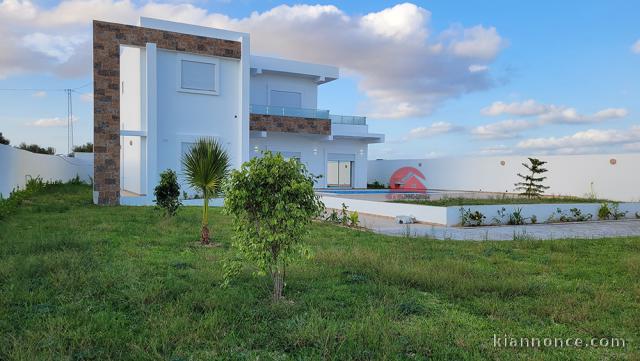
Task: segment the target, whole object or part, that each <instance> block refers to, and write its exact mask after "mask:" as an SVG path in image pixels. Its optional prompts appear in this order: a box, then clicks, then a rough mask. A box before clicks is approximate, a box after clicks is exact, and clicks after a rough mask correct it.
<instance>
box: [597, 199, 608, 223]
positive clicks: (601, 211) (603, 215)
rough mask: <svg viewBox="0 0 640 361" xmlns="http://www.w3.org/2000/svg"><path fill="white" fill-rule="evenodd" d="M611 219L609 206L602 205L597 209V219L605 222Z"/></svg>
mask: <svg viewBox="0 0 640 361" xmlns="http://www.w3.org/2000/svg"><path fill="white" fill-rule="evenodd" d="M609 217H611V209H609V205H608V204H607V203H602V204H601V205H600V208H598V218H599V219H602V220H605V219H609Z"/></svg>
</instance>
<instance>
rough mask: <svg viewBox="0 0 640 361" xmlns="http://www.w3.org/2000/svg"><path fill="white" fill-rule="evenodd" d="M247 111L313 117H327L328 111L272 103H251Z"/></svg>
mask: <svg viewBox="0 0 640 361" xmlns="http://www.w3.org/2000/svg"><path fill="white" fill-rule="evenodd" d="M249 112H250V113H253V114H263V115H281V116H285V117H300V118H314V119H329V111H328V110H323V109H305V108H289V107H280V106H273V105H257V104H251V105H250V106H249Z"/></svg>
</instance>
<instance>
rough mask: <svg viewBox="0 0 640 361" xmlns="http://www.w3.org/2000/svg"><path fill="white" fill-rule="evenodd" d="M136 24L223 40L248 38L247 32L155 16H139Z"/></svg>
mask: <svg viewBox="0 0 640 361" xmlns="http://www.w3.org/2000/svg"><path fill="white" fill-rule="evenodd" d="M138 26H142V27H145V28H150V29H156V30H165V31H173V32H175V33H182V34H189V35H196V36H205V37H208V38H217V39H223V40H233V41H242V39H243V38H246V39H249V34H247V33H241V32H238V31H231V30H224V29H216V28H210V27H207V26H200V25H193V24H185V23H177V22H174V21H169V20H161V19H156V18H147V17H144V16H141V17H140V19H139V20H138Z"/></svg>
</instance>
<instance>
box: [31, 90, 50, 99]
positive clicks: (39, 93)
mask: <svg viewBox="0 0 640 361" xmlns="http://www.w3.org/2000/svg"><path fill="white" fill-rule="evenodd" d="M33 96H34V97H36V98H44V97H46V96H47V92H46V91H42V90H41V91H37V92H35V93H33Z"/></svg>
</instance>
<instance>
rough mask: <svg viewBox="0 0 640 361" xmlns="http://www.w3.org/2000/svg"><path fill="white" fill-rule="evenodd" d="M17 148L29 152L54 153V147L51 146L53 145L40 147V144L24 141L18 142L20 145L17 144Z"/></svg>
mask: <svg viewBox="0 0 640 361" xmlns="http://www.w3.org/2000/svg"><path fill="white" fill-rule="evenodd" d="M17 148H18V149H22V150H26V151H29V152H31V153H38V154H56V149H55V148H53V147H47V148H42V147H41V146H39V145H37V144H27V143H25V142H22V143H20V145H18V146H17Z"/></svg>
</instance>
